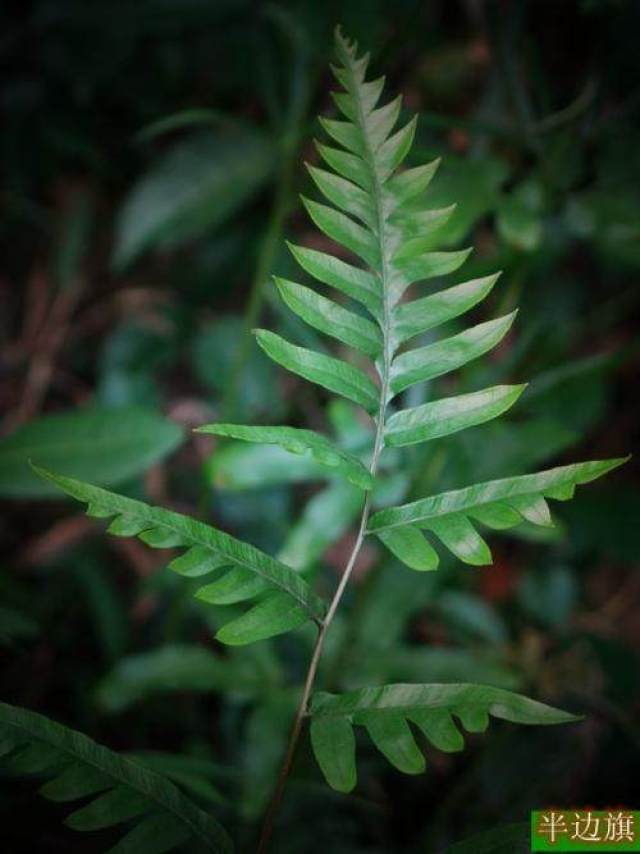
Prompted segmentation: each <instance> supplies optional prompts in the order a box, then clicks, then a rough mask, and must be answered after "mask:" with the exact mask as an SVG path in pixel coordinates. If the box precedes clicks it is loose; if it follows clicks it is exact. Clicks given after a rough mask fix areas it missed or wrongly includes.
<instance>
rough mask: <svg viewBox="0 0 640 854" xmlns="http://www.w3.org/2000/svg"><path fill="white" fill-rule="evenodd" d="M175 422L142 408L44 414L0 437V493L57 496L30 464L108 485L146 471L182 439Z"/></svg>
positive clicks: (12, 496)
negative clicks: (3, 437) (7, 435)
mask: <svg viewBox="0 0 640 854" xmlns="http://www.w3.org/2000/svg"><path fill="white" fill-rule="evenodd" d="M182 435H183V434H182V430H181V428H180V427H179V426H178V425H177V424H175V423H174V422H173V421H169V420H168V419H166V418H163V417H162V416H161V415H159V414H158V413H156V412H151V411H148V410H144V409H135V408H128V409H116V410H110V409H97V408H96V409H84V410H78V411H75V412H66V413H63V414H61V415H45V416H43V417H42V418H38V419H37V420H36V421H32V422H31V423H29V424H25V426H24V427H20V428H19V429H18V430H16V432H15V433H13V434H12V435H11V436H9V437H8V438H6V439H2V440H1V441H0V495H2V496H5V497H11V498H50V497H51V496H54V495H57V494H59V493H58V492H57V490H56V489H55V487H54V486H52V485H51V484H50V483H48V482H46V481H43V480H42V479H41V478H39V477H38V476H37V475H36V474H35V473H34V472H33V470H32V469H31V468H30V466H29V462H32V463H34V464H36V465H40V466H44V467H46V468H52V469H55V470H56V471H59V472H61V473H64V474H66V475H69V476H73V477H78V478H82V479H84V478H87V479H89V480H92V481H95V482H96V483H101V484H105V485H110V484H116V483H121V482H122V481H124V480H126V479H128V478H132V477H135V476H136V475H139V474H142V473H143V472H144V471H146V470H147V469H148V468H149V467H150V466H152V465H153V464H154V463H156V462H158V461H159V460H161V459H162V458H163V457H165V456H167V454H170V453H171V451H173V450H174V449H175V448H176V447H177V446H178V444H179V443H180V440H181V439H182Z"/></svg>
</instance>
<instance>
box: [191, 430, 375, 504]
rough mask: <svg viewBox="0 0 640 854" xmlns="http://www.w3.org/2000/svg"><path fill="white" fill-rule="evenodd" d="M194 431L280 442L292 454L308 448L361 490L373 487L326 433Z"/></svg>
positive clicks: (354, 460) (359, 465) (358, 465)
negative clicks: (324, 434) (323, 434)
mask: <svg viewBox="0 0 640 854" xmlns="http://www.w3.org/2000/svg"><path fill="white" fill-rule="evenodd" d="M196 432H197V433H209V434H212V435H214V436H228V437H230V438H232V439H240V440H242V441H244V442H260V443H263V444H267V445H279V446H280V447H281V448H284V449H285V450H287V451H290V452H291V453H292V454H304V453H306V452H307V451H308V452H309V453H310V454H311V456H312V457H313V459H314V460H315V461H316V462H317V463H320V465H323V466H326V467H327V468H330V469H332V470H334V471H336V472H338V473H340V474H342V475H343V476H344V477H345V478H346V479H347V480H348V481H349V482H350V483H352V484H353V485H354V486H359V487H360V489H372V487H373V484H374V479H373V477H372V476H371V473H370V472H369V471H367V469H366V468H365V467H364V465H363V464H362V463H361V462H360V460H359V459H358V458H357V457H354V456H353V454H350V453H348V452H347V451H343V450H342V448H338V447H337V445H334V444H333V442H330V441H329V439H327V438H326V436H322V435H321V434H320V433H316V432H314V431H313V430H301V429H299V428H297V427H286V426H284V427H250V426H246V425H244V424H204V425H203V426H202V427H198V428H197V430H196Z"/></svg>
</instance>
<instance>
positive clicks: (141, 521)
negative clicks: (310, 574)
mask: <svg viewBox="0 0 640 854" xmlns="http://www.w3.org/2000/svg"><path fill="white" fill-rule="evenodd" d="M34 469H35V471H36V472H37V473H38V474H39V475H40V476H41V477H43V478H45V480H49V481H50V482H51V483H54V484H55V485H56V486H57V487H58V488H59V489H61V490H62V491H63V492H66V493H67V494H68V495H71V496H72V497H73V498H76V499H77V500H79V501H82V502H85V503H86V504H88V509H87V513H88V514H89V515H90V516H95V517H97V518H110V517H115V519H114V521H112V522H111V525H110V526H109V529H108V530H109V533H112V534H115V535H116V536H127V537H128V536H137V537H139V538H140V539H141V540H142V541H143V542H145V543H147V544H148V545H150V546H152V547H153V548H174V547H175V548H177V547H181V548H185V549H187V551H186V553H185V554H183V555H182V556H181V557H179V558H176V559H175V560H173V561H172V562H171V563H170V564H169V566H170V568H171V569H173V570H174V571H176V572H178V573H180V574H182V575H186V576H191V577H199V576H202V575H208V574H209V573H211V572H214V571H215V570H220V569H222V570H223V571H224V573H225V574H224V575H223V576H222V578H219V579H216V580H215V581H214V582H212V583H211V584H208V585H205V586H204V587H201V588H200V589H199V590H198V591H196V594H195V595H196V596H197V597H198V598H200V599H202V600H204V601H206V602H210V603H216V604H229V603H231V602H239V601H245V600H246V599H253V598H254V597H256V596H264V597H266V598H262V599H261V600H260V601H258V602H257V604H255V605H254V606H253V607H252V608H251V610H249V611H248V612H247V613H246V614H244V615H242V616H241V617H238V618H236V619H235V620H232V621H231V622H230V623H227V624H226V625H225V626H223V627H222V628H221V629H220V631H219V632H218V634H217V637H218V639H219V640H221V641H222V642H223V643H229V644H244V643H252V642H254V641H256V640H262V639H263V638H268V637H272V636H274V635H277V634H280V633H282V632H285V631H289V630H290V629H292V628H296V627H297V626H300V625H302V624H303V623H306V622H307V621H308V620H313V621H315V622H317V623H319V622H321V620H322V618H323V616H324V605H323V603H322V601H321V600H320V599H319V598H318V597H317V596H316V595H315V594H314V593H313V592H312V591H311V590H310V588H309V586H308V585H307V583H306V582H305V581H304V579H302V578H301V577H300V576H299V575H298V574H297V573H295V572H294V571H293V570H292V569H290V567H288V566H285V565H284V564H283V563H281V562H280V561H277V560H275V559H274V558H272V557H270V556H269V555H267V554H265V553H264V552H261V551H259V550H258V549H256V548H254V547H253V546H250V545H248V544H247V543H243V542H241V541H240V540H236V539H234V538H233V537H231V536H229V535H228V534H225V533H223V532H222V531H218V530H216V529H215V528H212V527H211V526H210V525H205V524H204V523H202V522H198V521H196V520H195V519H190V518H189V517H188V516H183V515H181V514H180V513H173V512H171V511H169V510H164V509H163V508H161V507H151V506H149V505H148V504H144V503H143V502H142V501H136V500H134V499H132V498H125V497H124V496H122V495H117V494H116V493H113V492H108V491H107V490H105V489H99V488H98V487H96V486H90V485H89V484H86V483H82V482H81V481H79V480H73V479H72V478H68V477H62V476H61V475H55V474H52V473H51V472H48V471H45V470H44V469H39V468H37V467H34ZM280 612H281V613H280Z"/></svg>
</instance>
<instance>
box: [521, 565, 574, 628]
mask: <svg viewBox="0 0 640 854" xmlns="http://www.w3.org/2000/svg"><path fill="white" fill-rule="evenodd" d="M577 598H578V583H577V580H576V578H575V575H574V573H573V571H572V570H571V569H570V568H569V567H567V566H554V567H550V568H548V569H546V568H545V569H541V570H540V569H538V570H533V569H531V570H528V571H527V572H526V573H525V574H524V575H523V576H522V578H521V579H520V583H519V585H518V601H519V602H520V606H521V607H522V609H523V610H524V611H526V612H527V614H529V615H530V616H532V617H534V618H535V619H537V620H539V621H540V622H541V623H543V624H544V625H547V626H551V627H552V628H559V627H560V626H562V624H563V623H566V621H567V620H568V618H569V616H570V614H571V612H572V611H573V609H574V608H575V605H576V600H577Z"/></svg>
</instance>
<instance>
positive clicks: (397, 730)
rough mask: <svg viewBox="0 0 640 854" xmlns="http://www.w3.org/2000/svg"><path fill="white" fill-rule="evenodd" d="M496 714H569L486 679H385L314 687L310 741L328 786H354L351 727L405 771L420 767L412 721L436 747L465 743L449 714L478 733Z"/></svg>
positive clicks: (556, 717) (530, 720)
mask: <svg viewBox="0 0 640 854" xmlns="http://www.w3.org/2000/svg"><path fill="white" fill-rule="evenodd" d="M489 715H491V716H493V717H494V718H501V719H502V720H506V721H512V722H514V723H519V724H560V723H568V722H571V721H577V720H579V718H578V717H576V716H575V715H571V714H569V713H568V712H563V711H561V710H560V709H555V708H553V707H552V706H547V705H545V704H544V703H539V702H537V701H535V700H530V699H529V698H528V697H523V696H522V695H520V694H514V693H512V692H511V691H505V690H504V689H502V688H492V687H488V686H484V685H466V684H449V685H444V684H442V685H437V684H434V685H407V684H399V685H384V686H383V687H380V688H363V689H361V690H359V691H352V692H351V693H348V694H341V695H335V694H326V693H323V692H319V693H317V694H316V695H315V696H314V698H313V703H312V706H311V744H312V746H313V750H314V753H315V756H316V759H317V760H318V764H319V765H320V768H321V769H322V772H323V774H324V776H325V778H326V780H327V782H328V783H329V785H330V786H332V788H334V789H337V790H338V791H340V792H350V791H351V790H352V789H353V788H354V787H355V785H356V778H357V775H356V758H355V754H356V743H355V736H354V733H353V727H354V726H363V727H364V728H365V729H366V730H367V733H368V735H369V736H370V738H371V740H372V741H373V743H374V744H375V746H376V747H377V748H378V750H380V751H381V753H383V754H384V756H385V757H386V758H387V759H388V760H389V761H390V762H391V764H392V765H394V766H395V767H396V768H398V769H399V770H400V771H403V772H404V773H405V774H420V773H421V772H422V771H424V769H425V760H424V756H423V755H422V752H421V750H420V749H419V747H418V745H417V744H416V742H415V739H414V736H413V733H412V731H411V726H410V725H412V726H414V727H415V728H416V729H418V730H419V731H421V732H422V734H423V735H424V736H425V738H426V739H427V740H428V741H429V742H430V743H431V744H432V745H433V746H434V747H435V748H437V749H438V750H443V751H445V752H448V753H449V752H455V751H459V750H462V749H463V747H464V738H463V736H462V733H461V732H460V730H459V729H458V727H457V726H456V724H455V722H454V716H455V717H456V718H457V719H458V720H459V721H460V723H461V724H462V726H463V727H464V729H465V730H467V731H468V732H484V730H485V729H486V728H487V726H488V724H489Z"/></svg>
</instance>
